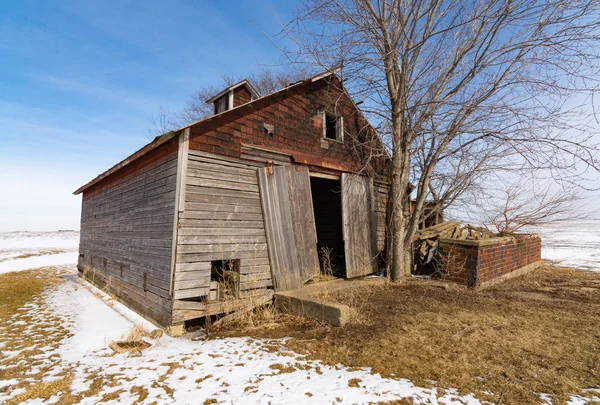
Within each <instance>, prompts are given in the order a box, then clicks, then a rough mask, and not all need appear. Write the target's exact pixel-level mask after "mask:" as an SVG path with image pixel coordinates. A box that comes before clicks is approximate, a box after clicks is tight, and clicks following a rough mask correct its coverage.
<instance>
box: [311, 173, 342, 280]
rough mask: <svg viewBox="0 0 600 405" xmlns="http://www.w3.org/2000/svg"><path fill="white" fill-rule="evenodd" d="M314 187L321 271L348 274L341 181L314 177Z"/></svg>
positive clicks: (313, 196) (336, 274)
mask: <svg viewBox="0 0 600 405" xmlns="http://www.w3.org/2000/svg"><path fill="white" fill-rule="evenodd" d="M310 189H311V193H312V199H313V209H314V214H315V227H316V230H317V249H318V252H319V263H320V264H321V271H322V272H323V273H324V274H327V275H333V276H335V277H345V276H346V257H345V254H344V237H343V233H342V232H343V230H342V193H341V183H340V181H339V180H330V179H323V178H320V177H311V178H310Z"/></svg>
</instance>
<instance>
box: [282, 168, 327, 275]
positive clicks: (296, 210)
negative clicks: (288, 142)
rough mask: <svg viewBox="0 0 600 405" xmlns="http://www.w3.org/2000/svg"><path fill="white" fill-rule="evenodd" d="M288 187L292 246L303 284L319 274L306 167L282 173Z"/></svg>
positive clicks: (310, 194) (313, 217)
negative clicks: (284, 175) (285, 177)
mask: <svg viewBox="0 0 600 405" xmlns="http://www.w3.org/2000/svg"><path fill="white" fill-rule="evenodd" d="M284 170H285V171H286V174H287V180H288V184H289V188H288V190H289V200H288V201H289V204H290V213H291V218H292V221H291V224H292V229H293V237H294V246H295V249H296V251H297V256H298V269H299V272H300V278H301V279H302V281H303V282H306V281H308V280H310V279H311V278H313V277H314V276H315V275H317V274H319V273H320V271H321V268H320V265H319V253H318V252H317V229H316V226H315V216H314V208H313V201H312V193H311V189H310V176H309V172H308V167H306V166H299V165H293V166H289V167H288V168H286V169H284Z"/></svg>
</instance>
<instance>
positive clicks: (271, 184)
mask: <svg viewBox="0 0 600 405" xmlns="http://www.w3.org/2000/svg"><path fill="white" fill-rule="evenodd" d="M258 179H259V186H260V196H261V200H262V206H263V211H264V220H265V228H266V231H267V242H268V250H269V257H270V259H271V270H272V274H273V281H274V286H275V290H276V291H286V290H293V289H296V288H300V287H302V286H303V285H304V282H306V281H307V280H309V279H310V278H312V277H314V276H315V275H317V274H319V271H320V268H319V256H318V253H317V235H316V230H315V218H314V211H313V204H312V198H311V190H310V180H309V176H308V167H306V166H298V165H293V166H283V167H282V166H278V167H268V168H263V169H260V170H259V171H258Z"/></svg>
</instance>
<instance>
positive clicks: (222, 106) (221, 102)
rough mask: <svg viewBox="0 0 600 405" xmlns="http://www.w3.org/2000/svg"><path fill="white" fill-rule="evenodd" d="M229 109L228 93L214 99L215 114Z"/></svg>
mask: <svg viewBox="0 0 600 405" xmlns="http://www.w3.org/2000/svg"><path fill="white" fill-rule="evenodd" d="M227 110H229V94H225V95H223V96H221V98H219V99H217V100H216V101H215V114H220V113H222V112H224V111H227Z"/></svg>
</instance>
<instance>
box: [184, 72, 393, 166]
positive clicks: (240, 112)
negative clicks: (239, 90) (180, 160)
mask: <svg viewBox="0 0 600 405" xmlns="http://www.w3.org/2000/svg"><path fill="white" fill-rule="evenodd" d="M323 111H329V112H335V113H336V114H337V115H339V116H342V117H343V122H344V128H345V136H344V141H343V142H338V141H335V140H329V139H325V138H323V119H322V117H323V114H322V112H323ZM265 124H268V125H273V126H274V131H273V135H269V134H268V133H267V131H265ZM359 141H360V143H363V144H366V145H368V147H364V146H363V147H358V146H357V145H358V143H359ZM242 143H243V144H246V145H253V146H258V147H262V148H266V149H271V150H276V151H280V152H284V153H288V154H291V155H292V156H293V159H294V161H295V162H297V163H304V164H309V165H313V166H321V167H326V168H332V169H336V170H340V171H358V170H361V169H362V168H363V167H364V162H365V161H366V159H364V157H366V156H367V155H368V154H369V152H370V148H372V149H373V150H375V151H376V153H378V154H382V153H383V151H382V147H381V146H380V145H381V144H380V143H379V142H378V139H377V138H376V135H375V134H374V132H373V130H372V128H371V127H370V126H369V125H368V123H367V122H366V120H365V119H364V117H363V116H362V114H361V113H360V112H359V111H358V110H357V109H356V108H355V107H354V105H353V103H352V101H351V100H350V98H349V97H348V96H347V94H346V93H345V92H343V91H341V90H340V89H339V87H337V86H336V83H328V82H327V81H326V80H321V81H317V82H315V83H308V84H302V85H298V86H297V87H294V88H291V89H288V90H284V91H282V92H280V93H278V94H275V95H273V96H270V97H266V98H263V99H259V100H257V101H254V102H252V103H249V104H246V105H243V106H241V107H239V108H237V109H235V110H231V111H228V112H226V113H223V114H221V115H220V116H216V117H214V118H212V119H209V120H207V121H204V122H200V123H198V124H195V125H193V126H192V127H191V132H190V149H195V150H200V151H204V152H209V153H217V154H220V155H225V156H232V157H239V156H240V152H241V145H242ZM384 166H385V160H384V159H382V158H378V159H372V160H371V162H370V168H372V169H374V170H375V171H376V172H378V173H383V172H384Z"/></svg>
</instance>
